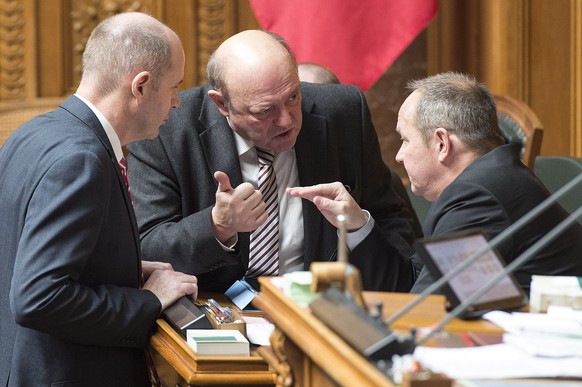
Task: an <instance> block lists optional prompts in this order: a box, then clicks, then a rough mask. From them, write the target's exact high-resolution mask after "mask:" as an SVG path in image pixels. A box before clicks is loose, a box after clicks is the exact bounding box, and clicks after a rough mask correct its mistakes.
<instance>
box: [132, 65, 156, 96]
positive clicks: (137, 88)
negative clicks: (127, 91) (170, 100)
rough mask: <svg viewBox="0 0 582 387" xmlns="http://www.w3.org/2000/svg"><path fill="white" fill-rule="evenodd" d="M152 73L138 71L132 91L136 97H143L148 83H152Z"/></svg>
mask: <svg viewBox="0 0 582 387" xmlns="http://www.w3.org/2000/svg"><path fill="white" fill-rule="evenodd" d="M151 80H152V75H151V74H150V72H149V71H142V72H140V73H138V74H137V75H136V76H135V77H133V80H132V81H131V93H132V94H133V96H134V97H135V98H142V97H143V94H144V91H145V88H146V87H147V86H148V83H151Z"/></svg>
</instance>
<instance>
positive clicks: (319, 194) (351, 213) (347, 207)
mask: <svg viewBox="0 0 582 387" xmlns="http://www.w3.org/2000/svg"><path fill="white" fill-rule="evenodd" d="M287 194H289V195H291V196H296V197H300V198H303V199H307V200H309V201H311V202H312V203H313V204H315V206H316V207H317V209H318V210H319V211H320V212H321V214H322V215H323V216H324V217H325V219H327V221H328V222H330V223H331V224H333V225H334V226H335V227H339V225H338V222H337V217H338V215H345V216H346V218H347V219H346V228H347V230H348V231H355V230H359V229H360V228H362V227H363V226H364V225H365V224H366V221H367V217H366V215H365V214H364V213H363V212H362V209H361V208H360V206H359V205H358V203H356V201H355V200H354V198H353V197H352V195H350V193H349V192H348V191H347V190H346V188H345V187H344V185H343V184H342V183H340V182H335V183H328V184H317V185H312V186H309V187H289V188H287Z"/></svg>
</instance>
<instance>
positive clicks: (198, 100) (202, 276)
mask: <svg viewBox="0 0 582 387" xmlns="http://www.w3.org/2000/svg"><path fill="white" fill-rule="evenodd" d="M208 78H209V81H210V84H209V85H206V86H201V87H194V88H191V89H188V90H185V91H184V92H182V93H181V94H180V98H181V100H182V104H181V106H180V108H179V109H177V110H175V111H173V112H172V114H171V115H170V118H169V121H168V122H167V124H166V125H165V126H164V127H162V129H161V133H160V136H159V137H158V138H157V139H154V140H151V141H141V142H138V143H134V144H131V145H130V146H129V150H130V156H129V171H130V179H131V184H132V190H133V191H132V192H133V197H134V205H135V210H136V214H137V219H138V223H139V225H140V235H141V239H142V251H143V255H144V259H156V258H158V257H160V256H163V257H166V259H167V260H168V262H171V263H172V265H173V266H174V268H175V269H177V270H182V271H185V272H187V273H191V274H195V275H196V276H197V278H198V281H199V282H198V285H199V289H200V291H224V290H226V289H227V288H228V287H229V286H230V285H231V284H233V282H235V281H236V280H238V279H241V278H243V277H245V278H246V279H247V280H248V281H249V282H255V280H256V277H257V276H260V275H265V274H264V273H262V272H261V271H260V270H258V271H257V270H249V254H251V255H253V256H255V254H257V253H255V252H254V251H251V250H252V248H251V247H250V246H251V243H250V239H251V234H252V232H253V231H254V230H255V229H257V228H258V227H260V226H261V225H263V224H270V222H271V220H267V219H268V218H269V214H268V213H267V212H268V211H269V209H268V208H267V205H266V204H265V202H264V200H263V195H262V193H261V192H260V191H259V190H258V180H259V177H258V174H259V166H258V157H257V149H259V152H261V154H262V153H264V152H265V151H266V152H269V151H271V152H273V153H274V162H273V164H272V165H273V169H274V173H275V176H276V189H277V199H278V210H277V214H278V222H279V226H278V227H276V228H275V229H277V231H278V242H277V249H276V250H277V263H276V266H275V268H274V270H272V271H270V272H269V273H268V274H267V275H281V274H284V273H287V272H290V271H295V270H309V266H310V264H311V262H314V261H330V260H335V259H336V249H337V239H338V232H337V226H338V224H337V220H336V217H337V215H339V214H346V215H348V221H347V222H346V226H347V229H348V238H347V239H348V240H347V244H348V248H349V261H350V262H351V263H352V264H353V265H355V266H356V267H358V268H359V269H360V271H361V274H362V278H363V285H364V288H365V289H367V290H385V291H409V290H410V288H411V286H412V284H413V282H414V279H415V271H414V269H413V266H412V263H411V261H410V259H409V257H410V256H411V255H412V253H413V252H412V250H411V248H410V244H411V242H412V241H413V238H414V233H413V230H412V226H411V225H412V222H413V220H412V217H411V215H410V213H409V211H408V210H407V209H406V206H405V204H404V202H403V201H402V199H401V198H399V197H398V196H397V195H396V194H395V193H394V192H393V191H392V188H391V186H390V170H389V169H388V168H387V167H386V165H385V164H384V163H383V161H382V157H381V154H380V149H379V145H378V139H377V136H376V132H375V130H374V127H373V125H372V122H371V120H370V112H369V110H368V107H367V104H366V100H365V98H364V95H363V93H362V92H361V91H360V90H359V89H358V88H357V87H354V86H348V85H317V84H306V83H300V82H299V77H298V73H297V62H296V60H295V57H294V55H293V53H292V52H291V51H290V50H289V48H288V46H287V45H286V43H285V42H284V41H283V40H282V39H281V38H280V37H279V36H276V35H274V34H271V33H267V32H264V31H257V30H249V31H243V32H241V33H239V34H237V35H234V36H233V37H231V38H229V39H228V40H226V41H225V42H224V43H223V44H222V45H221V46H220V47H219V48H218V49H217V50H216V52H215V53H214V54H213V55H212V57H211V58H210V60H209V63H208ZM321 183H330V184H328V185H326V186H325V187H324V190H325V195H318V196H317V197H309V193H305V192H298V191H293V193H288V192H287V191H286V189H287V188H290V187H299V186H312V185H317V184H321ZM346 187H347V188H346ZM302 199H304V200H302ZM269 219H270V218H269ZM251 266H252V267H253V268H254V264H251Z"/></svg>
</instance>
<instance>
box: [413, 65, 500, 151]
mask: <svg viewBox="0 0 582 387" xmlns="http://www.w3.org/2000/svg"><path fill="white" fill-rule="evenodd" d="M408 89H409V90H411V91H418V92H419V93H420V97H419V101H418V105H417V107H416V114H415V121H416V122H415V124H416V126H417V128H418V129H419V130H420V132H421V134H422V136H423V139H424V141H425V143H426V144H428V142H429V140H430V137H431V135H432V133H433V132H434V130H435V129H436V128H445V129H447V130H448V131H449V132H452V133H455V134H456V135H457V136H458V137H459V139H460V140H461V141H462V142H463V143H464V144H465V145H467V147H469V149H471V150H472V151H476V152H478V153H481V154H483V153H486V152H488V151H490V150H491V149H493V148H495V147H497V146H499V145H502V144H503V143H504V142H505V140H504V138H503V135H502V133H501V130H500V129H499V126H498V123H497V108H496V105H495V99H494V98H493V96H492V95H491V93H490V92H489V90H487V87H486V86H485V85H484V84H482V83H478V82H477V81H476V80H475V78H473V77H471V76H468V75H465V74H459V73H455V72H447V73H442V74H437V75H434V76H431V77H427V78H424V79H420V80H414V81H411V82H410V83H409V84H408Z"/></svg>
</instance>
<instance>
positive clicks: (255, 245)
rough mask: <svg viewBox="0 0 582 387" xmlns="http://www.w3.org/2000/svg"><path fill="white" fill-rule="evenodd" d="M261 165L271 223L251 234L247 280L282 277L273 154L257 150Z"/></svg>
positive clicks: (262, 181) (261, 186) (265, 199)
mask: <svg viewBox="0 0 582 387" xmlns="http://www.w3.org/2000/svg"><path fill="white" fill-rule="evenodd" d="M256 150H257V158H258V161H259V178H258V188H259V191H261V193H262V194H263V201H264V202H265V203H266V204H267V213H268V217H267V221H266V222H265V223H263V224H262V225H260V226H259V228H257V229H256V230H255V231H253V232H252V233H251V237H250V247H249V269H248V271H247V274H246V275H247V277H250V278H255V277H258V276H262V275H263V276H271V275H277V274H279V202H278V199H277V181H276V178H275V170H274V169H273V160H274V158H275V155H274V153H273V152H270V151H266V150H263V149H260V148H256Z"/></svg>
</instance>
